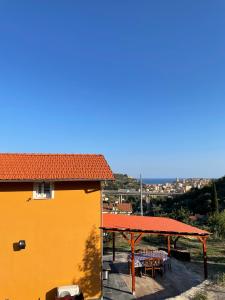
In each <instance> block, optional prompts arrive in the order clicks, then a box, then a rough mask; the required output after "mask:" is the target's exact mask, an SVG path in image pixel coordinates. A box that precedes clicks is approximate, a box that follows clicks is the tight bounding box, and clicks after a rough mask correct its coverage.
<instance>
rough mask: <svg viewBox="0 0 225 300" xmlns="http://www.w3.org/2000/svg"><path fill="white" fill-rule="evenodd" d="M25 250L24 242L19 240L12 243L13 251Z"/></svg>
mask: <svg viewBox="0 0 225 300" xmlns="http://www.w3.org/2000/svg"><path fill="white" fill-rule="evenodd" d="M25 248H26V242H25V240H19V242H16V243H13V250H14V251H20V250H23V249H25Z"/></svg>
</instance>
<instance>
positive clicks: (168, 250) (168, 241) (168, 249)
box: [167, 235, 170, 257]
mask: <svg viewBox="0 0 225 300" xmlns="http://www.w3.org/2000/svg"><path fill="white" fill-rule="evenodd" d="M167 253H168V256H169V257H170V236H169V235H168V236H167Z"/></svg>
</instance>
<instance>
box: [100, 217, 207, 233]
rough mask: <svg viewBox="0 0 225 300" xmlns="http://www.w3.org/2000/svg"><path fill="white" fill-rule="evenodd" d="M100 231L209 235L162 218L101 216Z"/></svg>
mask: <svg viewBox="0 0 225 300" xmlns="http://www.w3.org/2000/svg"><path fill="white" fill-rule="evenodd" d="M102 218H103V221H102V227H101V228H102V229H108V230H110V229H111V230H118V231H133V232H135V231H136V232H146V233H158V234H167V233H168V234H174V235H175V234H182V235H205V236H206V235H209V234H210V233H209V232H207V231H205V230H201V229H198V228H197V227H193V226H190V225H187V224H185V223H182V222H179V221H177V220H174V219H170V218H164V217H147V216H146V217H143V216H128V215H115V214H103V216H102Z"/></svg>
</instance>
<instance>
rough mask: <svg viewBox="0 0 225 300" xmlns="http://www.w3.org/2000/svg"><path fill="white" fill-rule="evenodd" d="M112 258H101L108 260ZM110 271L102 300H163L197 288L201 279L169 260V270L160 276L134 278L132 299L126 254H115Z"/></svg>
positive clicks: (108, 256)
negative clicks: (134, 288)
mask: <svg viewBox="0 0 225 300" xmlns="http://www.w3.org/2000/svg"><path fill="white" fill-rule="evenodd" d="M111 259H112V257H111V255H106V256H104V260H107V261H110V260H111ZM111 266H112V272H111V274H110V275H109V279H108V280H104V281H103V286H104V288H103V294H104V298H103V299H104V300H130V299H139V300H164V299H169V298H173V297H176V296H178V295H180V294H181V293H183V292H185V291H187V290H189V289H191V288H192V287H194V286H197V285H199V284H200V283H201V282H202V281H203V278H202V277H201V276H199V275H198V274H195V273H193V272H191V271H190V270H188V269H187V268H186V266H185V265H184V264H183V263H182V262H180V261H177V260H175V259H172V271H169V270H167V271H166V272H165V274H164V275H163V276H161V275H160V274H158V275H157V276H156V278H155V279H153V278H151V277H138V276H136V297H134V296H132V295H131V293H130V291H131V276H130V275H129V274H128V268H127V253H117V255H116V262H115V263H114V264H111Z"/></svg>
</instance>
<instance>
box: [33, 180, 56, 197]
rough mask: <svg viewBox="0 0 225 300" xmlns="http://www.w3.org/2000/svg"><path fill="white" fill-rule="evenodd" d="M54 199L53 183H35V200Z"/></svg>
mask: <svg viewBox="0 0 225 300" xmlns="http://www.w3.org/2000/svg"><path fill="white" fill-rule="evenodd" d="M52 198H54V190H53V183H52V182H37V183H34V190H33V199H52Z"/></svg>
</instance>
